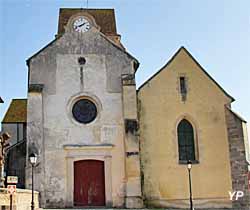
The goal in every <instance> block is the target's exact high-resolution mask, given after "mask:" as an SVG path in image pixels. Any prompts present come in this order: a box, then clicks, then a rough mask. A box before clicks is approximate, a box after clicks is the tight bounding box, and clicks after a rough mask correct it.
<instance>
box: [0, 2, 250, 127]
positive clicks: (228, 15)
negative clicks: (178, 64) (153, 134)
mask: <svg viewBox="0 0 250 210" xmlns="http://www.w3.org/2000/svg"><path fill="white" fill-rule="evenodd" d="M86 2H87V0H0V96H1V97H2V98H3V100H4V101H5V103H4V104H3V105H2V104H1V105H0V120H2V118H3V116H4V113H5V112H6V109H7V107H8V105H9V103H10V101H11V99H12V98H26V96H27V66H26V63H25V61H26V59H27V58H29V57H30V56H31V55H33V54H34V53H36V52H37V51H38V50H39V49H41V48H42V47H44V46H45V45H46V44H47V43H48V42H50V41H51V40H53V39H54V36H55V34H56V32H57V23H58V13H59V8H61V7H76V8H81V7H83V8H85V7H86V6H87V4H86ZM88 6H89V8H114V9H115V13H116V22H117V28H118V33H119V34H121V36H122V43H123V44H124V46H125V47H126V48H127V50H128V51H129V52H130V53H131V54H132V55H133V56H134V57H136V58H137V59H138V60H139V61H140V64H141V65H140V67H139V70H138V71H137V75H136V79H137V86H139V85H140V84H141V83H142V82H143V81H145V80H146V79H147V78H148V77H150V76H151V75H152V74H154V73H155V72H156V71H158V70H159V69H160V68H161V67H162V66H163V65H164V64H165V63H166V62H167V61H168V60H169V59H170V57H171V56H172V55H173V54H174V53H175V52H176V51H177V50H178V48H180V47H181V46H185V47H186V48H187V49H188V50H189V52H190V53H191V54H192V55H193V56H194V57H195V58H196V59H197V60H198V62H199V63H200V64H201V65H202V66H203V67H204V68H205V69H206V71H207V72H208V73H209V74H210V75H211V76H212V77H213V78H214V79H215V80H216V81H217V82H218V83H219V84H220V85H221V86H222V87H223V88H224V89H225V90H226V91H227V92H228V93H229V94H230V95H231V96H233V97H234V98H235V99H236V101H235V102H234V103H233V109H234V110H235V111H236V112H238V113H239V114H240V115H242V117H243V118H245V119H246V120H247V121H250V1H249V0H237V1H236V0H234V1H233V0H231V1H230V0H207V1H200V0H195V1H194V0H188V1H186V0H89V1H88ZM249 128H250V127H249ZM248 130H250V129H248Z"/></svg>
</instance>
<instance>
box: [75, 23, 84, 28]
mask: <svg viewBox="0 0 250 210" xmlns="http://www.w3.org/2000/svg"><path fill="white" fill-rule="evenodd" d="M85 24H86V23H82V24H81V25H78V26H77V28H78V27H82V26H84V25H85Z"/></svg>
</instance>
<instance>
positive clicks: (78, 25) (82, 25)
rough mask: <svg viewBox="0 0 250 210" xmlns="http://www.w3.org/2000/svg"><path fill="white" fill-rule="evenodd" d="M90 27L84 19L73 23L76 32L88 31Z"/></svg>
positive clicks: (80, 18)
mask: <svg viewBox="0 0 250 210" xmlns="http://www.w3.org/2000/svg"><path fill="white" fill-rule="evenodd" d="M90 27H91V25H90V23H89V21H88V20H86V19H85V18H84V17H79V18H77V19H76V20H75V21H74V23H73V28H74V30H75V31H77V32H81V33H84V32H86V31H88V30H89V29H90Z"/></svg>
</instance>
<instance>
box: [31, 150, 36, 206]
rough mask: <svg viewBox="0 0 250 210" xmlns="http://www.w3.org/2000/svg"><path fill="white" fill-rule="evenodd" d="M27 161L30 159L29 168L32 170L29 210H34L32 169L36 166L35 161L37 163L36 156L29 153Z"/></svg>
mask: <svg viewBox="0 0 250 210" xmlns="http://www.w3.org/2000/svg"><path fill="white" fill-rule="evenodd" d="M29 159H30V164H31V166H32V167H31V168H32V170H31V177H32V178H31V182H32V183H31V184H32V188H31V189H32V192H31V193H32V197H31V210H34V175H33V174H34V172H33V169H34V166H35V165H36V161H37V154H35V153H31V154H30V155H29Z"/></svg>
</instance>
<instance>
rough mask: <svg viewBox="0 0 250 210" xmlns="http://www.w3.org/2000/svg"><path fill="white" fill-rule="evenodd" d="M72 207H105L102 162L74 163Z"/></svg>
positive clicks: (84, 161)
mask: <svg viewBox="0 0 250 210" xmlns="http://www.w3.org/2000/svg"><path fill="white" fill-rule="evenodd" d="M74 205H75V206H105V177H104V162H103V161H99V160H80V161H76V162H74Z"/></svg>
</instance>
